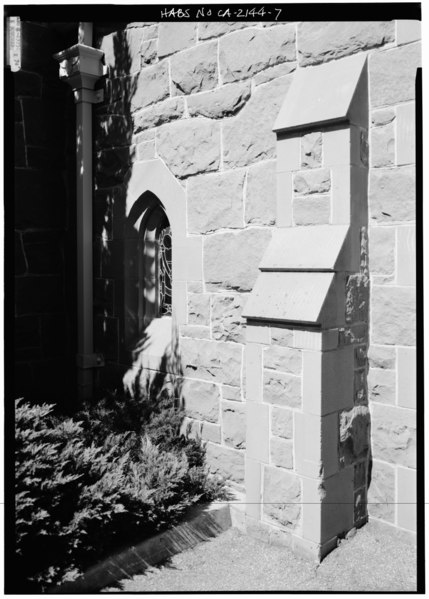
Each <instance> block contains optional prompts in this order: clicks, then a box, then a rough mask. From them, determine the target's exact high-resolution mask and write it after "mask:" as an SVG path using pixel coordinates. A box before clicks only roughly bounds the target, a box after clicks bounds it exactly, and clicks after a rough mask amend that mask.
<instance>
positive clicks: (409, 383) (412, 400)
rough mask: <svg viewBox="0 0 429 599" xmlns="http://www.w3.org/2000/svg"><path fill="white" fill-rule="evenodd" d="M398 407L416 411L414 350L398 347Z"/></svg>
mask: <svg viewBox="0 0 429 599" xmlns="http://www.w3.org/2000/svg"><path fill="white" fill-rule="evenodd" d="M397 352H398V405H399V406H402V407H403V408H409V409H412V410H415V409H416V350H415V348H414V347H398V348H397Z"/></svg>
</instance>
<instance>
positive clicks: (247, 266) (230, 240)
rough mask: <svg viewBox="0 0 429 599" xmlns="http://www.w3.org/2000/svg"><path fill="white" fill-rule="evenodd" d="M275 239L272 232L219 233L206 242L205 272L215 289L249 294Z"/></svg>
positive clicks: (243, 231) (260, 230) (250, 230)
mask: <svg viewBox="0 0 429 599" xmlns="http://www.w3.org/2000/svg"><path fill="white" fill-rule="evenodd" d="M270 238H271V231H270V230H268V229H253V228H250V229H244V230H242V231H239V232H237V233H229V232H228V233H218V234H216V235H210V236H207V237H206V238H205V239H204V273H205V279H206V284H207V285H209V286H210V288H212V289H216V288H217V289H235V290H237V291H249V290H250V289H252V287H253V285H254V282H255V280H256V277H257V275H258V265H259V262H260V261H261V258H262V256H263V253H264V251H265V249H266V247H267V245H268V242H269V240H270Z"/></svg>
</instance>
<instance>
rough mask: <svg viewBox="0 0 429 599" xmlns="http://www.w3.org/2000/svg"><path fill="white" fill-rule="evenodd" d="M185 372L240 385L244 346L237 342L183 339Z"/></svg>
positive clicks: (182, 349) (181, 344) (188, 374)
mask: <svg viewBox="0 0 429 599" xmlns="http://www.w3.org/2000/svg"><path fill="white" fill-rule="evenodd" d="M180 348H181V358H182V364H183V368H184V373H185V375H186V376H188V377H189V378H198V379H204V380H208V381H215V382H217V383H225V384H227V385H235V386H240V383H241V380H240V379H241V362H242V347H241V346H240V345H237V344H235V343H221V342H217V341H205V340H198V341H197V340H193V339H181V343H180Z"/></svg>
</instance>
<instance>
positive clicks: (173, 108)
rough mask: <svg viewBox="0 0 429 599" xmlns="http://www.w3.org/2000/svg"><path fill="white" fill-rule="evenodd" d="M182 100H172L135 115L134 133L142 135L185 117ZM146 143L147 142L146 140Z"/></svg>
mask: <svg viewBox="0 0 429 599" xmlns="http://www.w3.org/2000/svg"><path fill="white" fill-rule="evenodd" d="M183 111H184V105H183V99H182V98H171V99H168V100H164V102H160V103H158V104H156V105H155V106H150V107H149V108H145V109H143V110H140V111H139V112H136V113H135V114H133V130H134V133H140V132H141V131H145V130H146V129H150V128H151V127H158V126H159V125H164V124H165V123H169V122H170V121H175V120H177V119H180V118H181V117H182V116H183ZM145 141H146V140H145Z"/></svg>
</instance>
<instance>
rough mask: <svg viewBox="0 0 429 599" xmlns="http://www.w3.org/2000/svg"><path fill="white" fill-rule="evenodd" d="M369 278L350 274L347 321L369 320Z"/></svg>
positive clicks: (347, 285)
mask: <svg viewBox="0 0 429 599" xmlns="http://www.w3.org/2000/svg"><path fill="white" fill-rule="evenodd" d="M368 308H369V278H368V277H367V276H366V275H350V276H349V277H347V280H346V323H351V322H362V321H363V322H365V321H367V320H368Z"/></svg>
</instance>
